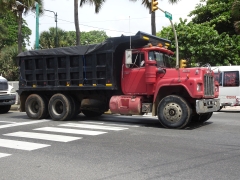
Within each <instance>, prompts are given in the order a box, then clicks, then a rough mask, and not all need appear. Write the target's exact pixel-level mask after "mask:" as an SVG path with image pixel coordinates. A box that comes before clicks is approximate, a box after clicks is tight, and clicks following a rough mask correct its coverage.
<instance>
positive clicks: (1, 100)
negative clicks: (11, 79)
mask: <svg viewBox="0 0 240 180" xmlns="http://www.w3.org/2000/svg"><path fill="white" fill-rule="evenodd" d="M15 101H16V90H15V89H14V88H13V87H12V86H11V85H9V84H8V81H7V79H6V78H4V77H2V76H1V75H0V114H3V113H7V112H8V111H9V110H10V108H11V105H13V104H15Z"/></svg>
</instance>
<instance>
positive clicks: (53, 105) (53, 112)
mask: <svg viewBox="0 0 240 180" xmlns="http://www.w3.org/2000/svg"><path fill="white" fill-rule="evenodd" d="M72 107H73V105H72V101H71V99H70V97H69V96H67V95H64V94H60V93H58V94H54V95H53V96H52V97H51V98H50V101H49V104H48V112H49V114H50V116H51V118H52V119H53V120H55V121H64V120H68V119H70V118H71V116H72V113H73V109H72Z"/></svg>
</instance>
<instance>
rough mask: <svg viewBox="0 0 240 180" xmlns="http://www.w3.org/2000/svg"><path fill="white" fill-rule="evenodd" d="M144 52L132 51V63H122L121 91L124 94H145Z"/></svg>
mask: <svg viewBox="0 0 240 180" xmlns="http://www.w3.org/2000/svg"><path fill="white" fill-rule="evenodd" d="M144 59H145V58H144V53H141V52H139V51H133V53H132V64H130V65H126V64H125V63H123V65H122V77H121V79H122V81H121V84H122V91H123V93H124V94H145V93H146V83H145V67H144V63H143V62H144Z"/></svg>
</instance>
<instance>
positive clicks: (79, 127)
mask: <svg viewBox="0 0 240 180" xmlns="http://www.w3.org/2000/svg"><path fill="white" fill-rule="evenodd" d="M45 121H46V120H44V121H41V122H45ZM16 124H18V125H26V124H33V123H32V122H31V123H27V122H23V123H15V124H8V125H7V126H6V125H2V126H0V129H2V128H6V127H13V126H15V125H16ZM59 126H60V127H59ZM126 126H127V125H126ZM126 126H124V127H123V126H121V125H119V126H117V124H111V125H104V124H102V123H101V124H100V123H95V124H94V123H90V124H87V123H64V124H60V125H58V127H41V128H36V129H33V131H35V132H26V131H17V132H12V133H6V134H3V135H4V136H6V137H21V138H28V139H40V140H46V141H55V142H70V141H75V140H79V139H82V138H83V137H78V135H86V136H97V135H101V134H105V133H108V132H107V131H121V130H126V129H129V128H127V127H126ZM129 126H130V125H129ZM36 131H38V132H36ZM41 131H42V132H41ZM47 132H48V133H47ZM59 133H62V135H60V134H59ZM63 134H69V135H63ZM70 134H75V136H74V135H73V136H72V135H70ZM48 146H51V145H49V144H41V143H33V142H26V141H19V140H12V139H11V140H9V139H0V147H3V148H11V149H17V150H26V151H32V150H36V149H40V148H45V147H48ZM7 156H11V154H7V153H0V158H2V157H7Z"/></svg>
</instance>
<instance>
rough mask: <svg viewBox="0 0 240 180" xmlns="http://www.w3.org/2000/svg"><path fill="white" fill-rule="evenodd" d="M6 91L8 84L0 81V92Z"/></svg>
mask: <svg viewBox="0 0 240 180" xmlns="http://www.w3.org/2000/svg"><path fill="white" fill-rule="evenodd" d="M7 89H8V83H7V82H1V81H0V90H7Z"/></svg>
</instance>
